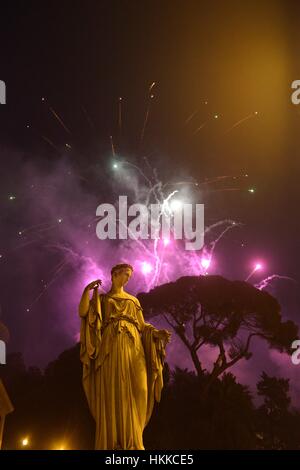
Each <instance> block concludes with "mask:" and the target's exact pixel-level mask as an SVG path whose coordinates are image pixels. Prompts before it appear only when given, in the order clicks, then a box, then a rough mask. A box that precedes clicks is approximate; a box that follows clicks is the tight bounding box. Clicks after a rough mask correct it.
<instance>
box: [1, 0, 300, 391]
mask: <svg viewBox="0 0 300 470" xmlns="http://www.w3.org/2000/svg"><path fill="white" fill-rule="evenodd" d="M299 21H300V8H299V5H297V2H291V1H290V2H289V1H282V2H277V1H275V0H273V1H261V2H259V3H258V2H215V1H211V2H202V1H195V2H194V1H189V0H188V1H185V2H183V1H175V0H173V1H167V0H164V1H163V2H162V1H151V2H148V1H144V0H143V1H128V2H124V1H113V0H112V1H106V2H105V1H92V0H87V1H85V2H84V1H76V2H75V1H72V2H67V1H62V2H57V1H56V0H53V1H51V2H50V1H49V2H33V1H27V2H21V1H20V2H17V1H15V2H10V3H9V6H4V5H1V31H0V44H1V49H0V80H3V81H5V83H6V89H7V96H6V98H7V104H6V105H1V106H0V155H1V163H2V164H1V176H0V178H1V185H0V207H1V232H0V255H1V258H0V273H1V291H0V304H1V319H2V321H3V322H4V323H5V324H6V325H7V326H8V328H9V330H10V342H9V344H8V350H9V351H21V352H22V353H23V354H24V358H25V361H26V363H27V364H30V365H31V364H34V365H38V366H41V367H44V366H45V365H46V364H47V363H48V362H49V361H50V360H53V359H54V358H56V357H57V355H58V354H59V353H60V352H62V351H63V350H64V349H66V348H67V347H71V346H72V345H73V344H74V343H75V341H76V339H77V334H78V329H79V320H78V318H77V304H78V302H79V299H80V295H81V291H82V289H83V287H84V286H85V284H86V283H87V282H89V281H91V280H93V278H96V277H100V278H101V279H103V281H104V282H103V284H104V289H106V288H108V287H109V278H110V276H109V273H110V268H111V267H112V266H113V265H114V264H116V263H118V262H120V261H129V262H131V263H132V264H133V265H134V267H135V276H134V277H133V279H132V280H131V281H130V283H129V285H128V290H129V291H130V292H132V293H134V294H136V293H137V292H140V291H147V290H148V289H149V288H150V287H153V286H151V276H152V275H151V273H150V274H145V273H143V272H142V271H141V269H140V265H141V263H142V262H144V261H145V262H146V261H147V262H148V261H149V259H148V258H149V256H148V255H147V253H146V252H145V254H143V253H142V252H141V250H140V248H138V247H137V246H136V244H135V243H134V242H131V243H127V244H126V243H125V244H120V243H118V242H107V241H100V240H99V239H97V237H96V231H95V224H96V223H95V220H96V215H95V213H96V207H97V205H98V204H100V203H101V202H114V201H115V200H116V198H117V197H118V195H119V194H128V195H129V196H130V198H131V200H132V201H133V202H135V201H137V200H140V201H141V200H142V199H143V196H144V194H145V191H146V189H145V188H146V183H145V181H146V180H145V178H144V177H143V175H146V176H147V178H149V179H150V180H151V181H152V182H153V183H154V182H155V181H156V182H157V181H158V180H159V181H161V182H162V183H163V184H166V183H168V185H169V188H168V187H167V188H166V193H165V194H168V192H170V191H171V190H173V189H174V188H177V189H178V188H179V186H176V183H178V182H185V183H186V184H182V185H180V188H179V189H180V191H182V194H183V195H184V197H189V198H191V200H193V201H195V200H196V199H197V201H198V202H201V203H204V204H205V218H206V224H207V225H211V224H215V223H216V222H218V221H220V220H234V221H236V222H237V227H235V228H232V230H229V231H228V232H227V233H226V234H225V235H224V237H223V238H222V239H221V240H220V242H219V243H218V245H217V247H216V250H215V252H214V255H213V257H212V263H211V267H210V273H211V274H216V273H218V274H222V275H224V276H225V277H228V278H230V279H245V278H246V277H247V276H248V275H249V273H250V272H251V270H252V269H253V264H254V263H256V262H260V263H261V264H262V267H263V269H262V271H260V272H257V273H255V274H254V276H253V277H252V278H251V282H253V283H259V282H260V281H262V280H263V279H264V278H268V277H269V276H272V275H273V274H277V275H280V276H283V277H287V278H291V279H277V278H275V279H273V281H272V282H271V283H270V284H269V286H268V290H269V291H270V292H271V293H272V294H273V295H275V296H276V297H277V298H278V300H279V301H280V303H281V305H282V312H283V315H284V318H286V319H287V318H289V319H292V320H294V321H295V322H297V323H298V324H300V319H299V306H300V296H299V284H298V283H299V281H300V268H299V261H300V260H299V217H298V208H299V202H300V201H299V169H300V160H299V145H300V140H299V139H300V105H299V107H298V106H296V105H293V104H292V102H291V93H292V90H291V83H292V82H293V81H294V80H296V79H300V61H299V43H300V42H299V39H300V37H299V34H300V33H299ZM154 82H155V85H153V86H152V88H151V85H152V84H153V83H154ZM152 95H153V97H151V96H152ZM119 98H122V101H121V102H120V100H119ZM120 103H121V104H120ZM147 112H148V113H147ZM146 116H147V120H146V121H145V119H146ZM143 128H144V132H143ZM110 136H112V140H111V138H110ZM124 161H126V162H129V163H126V164H124V165H123V164H122V162H124ZM115 162H118V165H119V164H120V163H121V164H120V165H119V167H118V169H117V170H116V169H114V168H113V164H114V163H115ZM154 168H155V169H156V172H153V169H154ZM155 175H156V178H157V179H156V180H155ZM221 177H222V178H221ZM196 183H197V184H196ZM249 190H250V191H249ZM239 223H241V224H242V225H241V226H240V225H239ZM218 234H220V232H217V233H216V236H217V235H218ZM166 248H167V247H166ZM170 250H173V252H172V253H173V254H172V255H170V256H169V258H168V256H167V255H166V263H167V264H168V263H169V265H168V266H166V271H165V274H164V275H162V276H161V278H160V280H159V282H165V281H166V280H175V279H176V278H177V277H179V276H180V275H183V274H184V275H189V274H191V275H192V274H195V273H198V274H201V273H202V272H201V270H199V269H198V271H197V268H196V265H195V263H194V262H192V261H186V258H185V256H186V255H183V254H182V252H179V251H178V250H177V252H176V256H175V255H174V250H176V248H174V247H170ZM143 256H144V258H143ZM147 256H148V257H147ZM197 256H200V255H199V254H198V255H197ZM172 259H173V261H172ZM150 262H151V260H150V261H149V263H150ZM193 263H194V264H193ZM198 268H199V266H198ZM166 273H167V274H166ZM207 354H208V360H209V357H210V354H211V352H209V351H208V353H207ZM185 357H186V360H185V359H184V358H185ZM169 360H170V362H171V363H172V364H174V363H179V364H181V365H189V363H188V355H187V354H185V353H184V351H183V350H182V348H181V347H180V345H178V344H177V343H176V342H174V344H173V345H170V346H169ZM262 368H264V369H265V370H266V371H267V372H274V373H276V374H279V375H284V376H288V377H290V378H291V381H292V382H291V385H292V387H293V388H292V390H293V393H294V396H296V391H297V389H298V387H297V375H298V376H299V371H298V369H297V368H296V367H295V366H293V365H292V364H291V362H290V359H289V358H288V357H285V356H284V355H280V354H279V353H275V352H274V351H270V350H267V348H265V347H264V346H263V345H261V344H257V345H256V354H254V356H253V359H252V360H251V361H249V362H247V363H246V364H245V363H243V364H241V365H239V366H238V370H237V371H235V372H236V373H237V375H238V377H239V379H240V380H241V381H242V382H244V383H250V385H251V383H252V382H254V380H256V379H257V376H258V375H259V373H260V372H261V371H262ZM299 370H300V369H299Z"/></svg>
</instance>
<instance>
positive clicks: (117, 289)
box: [109, 285, 124, 295]
mask: <svg viewBox="0 0 300 470" xmlns="http://www.w3.org/2000/svg"><path fill="white" fill-rule="evenodd" d="M109 294H112V295H122V294H124V289H123V286H121V287H118V286H114V285H112V286H111V288H110V291H109Z"/></svg>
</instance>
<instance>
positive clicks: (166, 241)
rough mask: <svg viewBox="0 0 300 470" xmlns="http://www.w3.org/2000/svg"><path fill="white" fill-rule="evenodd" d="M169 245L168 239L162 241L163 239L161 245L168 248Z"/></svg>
mask: <svg viewBox="0 0 300 470" xmlns="http://www.w3.org/2000/svg"><path fill="white" fill-rule="evenodd" d="M169 243H170V239H169V238H164V239H163V244H164V246H168V245H169Z"/></svg>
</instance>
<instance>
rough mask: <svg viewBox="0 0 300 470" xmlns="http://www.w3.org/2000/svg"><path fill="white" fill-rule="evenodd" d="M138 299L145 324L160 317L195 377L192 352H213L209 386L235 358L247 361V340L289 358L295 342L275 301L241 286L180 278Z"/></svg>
mask: <svg viewBox="0 0 300 470" xmlns="http://www.w3.org/2000/svg"><path fill="white" fill-rule="evenodd" d="M138 298H139V300H140V302H141V304H142V307H143V310H144V315H145V318H146V319H147V318H151V317H154V316H156V315H162V316H163V317H164V318H165V320H166V321H167V322H168V324H169V325H170V326H171V327H172V328H173V330H174V331H175V332H176V334H177V335H178V337H179V338H180V339H181V341H182V342H183V344H184V345H185V346H186V348H187V349H188V351H189V353H190V356H191V359H192V361H193V364H194V366H195V369H196V371H197V374H198V375H201V374H202V372H203V368H202V364H201V361H200V359H199V356H198V351H199V350H201V348H203V346H205V345H210V346H213V347H215V348H216V349H217V354H218V355H217V359H216V361H215V363H214V365H213V368H212V370H211V371H210V382H209V383H212V382H213V381H214V380H215V379H216V378H217V377H219V376H220V375H221V374H222V373H223V372H224V371H226V370H227V369H229V368H230V367H232V366H233V365H234V364H236V363H237V362H238V361H240V360H241V359H250V357H251V356H252V353H251V351H250V345H251V342H252V340H253V338H255V337H260V338H263V339H265V340H266V341H267V342H268V344H269V345H270V347H272V348H276V349H278V350H280V351H281V352H283V351H285V352H288V353H291V343H292V341H293V340H294V339H295V338H296V337H297V332H298V327H297V325H296V324H295V323H293V322H292V321H286V322H283V321H282V319H281V314H280V305H279V303H278V302H277V300H276V299H275V298H274V297H273V296H271V295H270V294H269V293H268V292H265V291H261V290H259V289H257V288H255V287H254V286H252V285H251V284H249V283H247V282H244V281H229V280H227V279H225V278H223V277H221V276H184V277H181V278H179V279H178V280H177V281H175V282H170V283H168V284H163V285H160V286H158V287H155V288H154V289H152V290H151V291H150V292H148V293H141V294H139V295H138Z"/></svg>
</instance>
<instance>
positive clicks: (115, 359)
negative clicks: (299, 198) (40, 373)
mask: <svg viewBox="0 0 300 470" xmlns="http://www.w3.org/2000/svg"><path fill="white" fill-rule="evenodd" d="M126 295H128V298H123V297H119V298H118V297H117V295H115V296H111V295H109V294H101V295H100V297H99V295H98V292H97V289H95V290H94V294H93V297H92V299H91V301H90V305H89V310H88V312H87V313H86V314H85V315H82V314H81V330H80V343H81V347H80V359H81V361H82V364H83V378H82V380H83V387H84V391H85V394H86V398H87V401H88V404H89V408H90V411H91V413H92V415H93V417H94V419H95V421H96V436H95V448H96V449H103V450H118V449H119V450H144V445H143V431H144V428H145V426H146V425H147V424H148V422H149V419H150V417H151V414H152V411H153V406H154V401H157V402H159V401H160V397H161V391H162V388H163V375H162V372H163V364H164V358H165V344H164V342H163V341H161V340H159V339H157V338H154V335H153V332H154V330H156V329H155V328H154V326H153V325H151V324H149V323H145V321H144V317H143V313H142V309H141V305H140V303H139V301H138V299H137V298H135V297H134V296H131V295H129V294H126ZM156 331H157V330H156Z"/></svg>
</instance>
